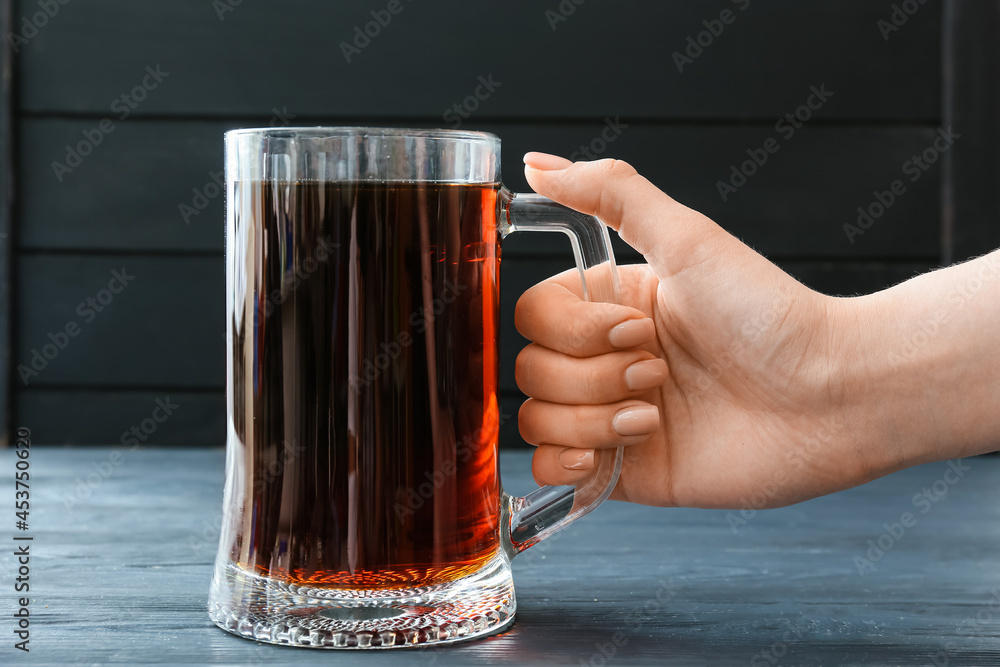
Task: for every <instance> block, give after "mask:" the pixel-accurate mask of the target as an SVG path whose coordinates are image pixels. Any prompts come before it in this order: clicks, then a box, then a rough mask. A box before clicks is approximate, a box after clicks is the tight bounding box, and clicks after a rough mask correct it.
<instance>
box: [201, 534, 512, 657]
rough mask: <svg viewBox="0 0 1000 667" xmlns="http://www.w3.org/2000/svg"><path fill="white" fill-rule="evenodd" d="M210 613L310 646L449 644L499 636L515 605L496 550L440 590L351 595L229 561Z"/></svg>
mask: <svg viewBox="0 0 1000 667" xmlns="http://www.w3.org/2000/svg"><path fill="white" fill-rule="evenodd" d="M208 607H209V608H208V613H209V616H210V617H211V619H212V621H213V622H215V624H216V625H218V626H219V627H220V628H222V629H223V630H226V631H227V632H231V633H233V634H235V635H240V636H242V637H246V638H247V639H253V640H255V641H260V642H267V643H270V644H284V645H288V646H304V647H306V648H340V649H370V648H376V649H377V648H402V647H407V646H428V645H439V644H451V643H454V642H459V641H466V640H469V639H476V638H480V637H484V636H487V635H490V634H494V633H497V632H500V631H501V630H503V629H505V628H506V627H507V626H508V625H510V624H511V623H512V622H513V620H514V611H515V609H516V607H517V602H516V600H515V598H514V582H513V579H512V578H511V572H510V563H509V562H508V560H507V558H506V557H505V556H504V555H503V554H502V553H498V554H497V555H496V556H495V557H494V558H493V559H492V560H490V561H489V562H488V563H487V564H486V565H485V566H483V568H482V569H480V570H479V571H478V572H476V573H475V574H472V575H469V576H467V577H463V578H462V579H456V580H455V581H449V582H447V583H443V584H437V585H434V586H424V587H414V588H408V589H391V590H348V589H332V588H315V587H305V586H296V585H294V584H289V583H287V582H282V581H278V580H275V579H269V578H267V577H261V576H259V575H255V574H252V573H249V572H246V571H245V570H243V569H241V568H239V567H238V566H236V565H235V564H234V563H231V562H226V563H225V564H224V565H221V567H220V566H217V567H216V572H215V575H214V577H213V579H212V592H211V595H210V597H209V605H208Z"/></svg>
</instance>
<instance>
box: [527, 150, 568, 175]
mask: <svg viewBox="0 0 1000 667" xmlns="http://www.w3.org/2000/svg"><path fill="white" fill-rule="evenodd" d="M524 164H526V165H528V166H529V167H531V168H532V169H540V170H542V171H556V170H559V169H565V168H566V167H568V166H570V165H571V164H573V163H572V162H570V161H569V160H567V159H566V158H564V157H559V156H558V155H550V154H549V153H537V152H531V153H525V154H524Z"/></svg>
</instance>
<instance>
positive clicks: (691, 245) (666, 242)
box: [524, 153, 728, 278]
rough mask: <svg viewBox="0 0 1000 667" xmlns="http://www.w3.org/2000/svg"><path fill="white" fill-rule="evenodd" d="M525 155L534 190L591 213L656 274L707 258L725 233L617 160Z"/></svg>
mask: <svg viewBox="0 0 1000 667" xmlns="http://www.w3.org/2000/svg"><path fill="white" fill-rule="evenodd" d="M540 155H545V154H537V153H529V154H528V155H526V156H525V164H526V166H525V169H524V175H525V177H526V178H527V179H528V184H529V185H530V186H531V187H532V188H533V189H534V190H535V192H538V193H539V194H542V195H545V196H546V197H549V198H551V199H553V200H555V201H557V202H559V203H560V204H563V205H564V206H569V207H570V208H573V209H576V210H577V211H580V212H582V213H587V214H589V215H595V216H597V217H598V218H600V219H601V220H602V221H603V222H604V223H605V224H607V225H608V226H609V227H611V228H612V229H615V230H617V231H618V234H619V235H620V236H621V237H622V240H624V241H625V242H626V243H628V244H629V245H630V246H632V247H633V248H635V249H636V250H638V251H639V252H640V253H642V255H643V256H644V257H645V258H646V261H647V262H649V264H650V265H651V266H652V267H653V270H654V271H655V272H656V273H657V275H658V276H660V277H661V278H664V277H668V276H671V275H674V274H675V273H678V272H680V271H682V270H683V269H685V268H687V267H688V266H693V265H695V264H698V263H700V262H701V261H703V260H704V259H706V258H708V257H711V256H712V255H713V254H714V253H715V252H718V251H719V249H720V244H723V245H724V244H725V241H723V239H725V238H726V237H728V235H727V234H726V233H725V232H724V231H723V230H722V229H721V228H720V227H719V226H718V225H716V224H715V223H714V222H712V221H711V220H709V219H708V218H707V217H705V216H704V215H702V214H700V213H698V212H697V211H693V210H691V209H689V208H688V207H686V206H684V205H682V204H679V203H678V202H676V201H674V200H673V199H672V198H671V197H669V196H668V195H666V194H665V193H664V192H662V191H661V190H660V189H659V188H657V187H656V186H655V185H653V184H652V183H650V182H649V181H648V180H646V179H645V178H643V177H642V176H640V175H639V174H638V173H637V172H636V170H635V169H634V168H632V166H631V165H629V164H628V163H627V162H623V161H621V160H610V159H605V160H596V161H593V162H569V160H561V159H559V158H556V159H550V158H555V156H548V155H545V157H544V158H542V157H539V156H540Z"/></svg>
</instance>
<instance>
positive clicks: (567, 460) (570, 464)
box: [559, 449, 594, 470]
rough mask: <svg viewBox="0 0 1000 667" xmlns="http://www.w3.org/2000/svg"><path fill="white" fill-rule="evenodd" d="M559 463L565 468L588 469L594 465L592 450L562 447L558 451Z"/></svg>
mask: <svg viewBox="0 0 1000 667" xmlns="http://www.w3.org/2000/svg"><path fill="white" fill-rule="evenodd" d="M559 465H561V466H562V467H563V468H566V469H567V470H590V469H591V468H593V467H594V450H593V449H584V450H582V451H581V450H579V449H564V450H562V451H561V452H559Z"/></svg>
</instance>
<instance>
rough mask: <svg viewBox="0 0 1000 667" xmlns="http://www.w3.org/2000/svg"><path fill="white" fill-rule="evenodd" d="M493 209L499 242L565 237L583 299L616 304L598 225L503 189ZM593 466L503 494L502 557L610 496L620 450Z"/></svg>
mask: <svg viewBox="0 0 1000 667" xmlns="http://www.w3.org/2000/svg"><path fill="white" fill-rule="evenodd" d="M498 205H499V211H498V213H499V215H498V220H497V222H498V225H499V231H500V234H501V238H506V237H507V236H508V235H509V234H512V233H514V232H522V231H524V232H562V233H564V234H566V235H567V236H568V237H569V240H570V243H571V244H572V246H573V257H574V259H575V260H576V267H577V269H578V270H579V272H580V278H581V280H582V281H583V298H584V300H586V301H603V302H607V303H621V293H620V290H619V286H618V272H617V270H616V268H615V257H614V253H613V252H612V250H611V238H610V236H609V235H608V228H607V227H605V226H604V223H602V222H601V221H600V220H598V219H597V218H595V217H593V216H590V215H584V214H583V213H580V212H578V211H574V210H573V209H571V208H568V207H566V206H563V205H562V204H557V203H556V202H554V201H552V200H551V199H548V198H547V197H542V196H541V195H535V194H514V193H512V192H510V191H509V190H507V189H506V188H502V189H501V190H500V193H499V198H498ZM605 265H606V266H605ZM581 335H586V332H584V333H582V334H581ZM594 463H595V466H594V472H593V473H592V474H591V475H590V476H589V477H587V478H586V479H584V480H583V481H581V482H580V483H578V484H576V485H575V486H543V487H540V488H538V489H535V490H534V491H532V492H531V493H529V494H528V495H526V496H511V495H510V494H508V493H507V492H506V491H504V492H503V494H502V497H501V513H502V514H501V521H500V525H501V531H502V537H501V541H502V543H503V547H504V551H505V552H506V553H507V556H508V557H510V558H513V557H514V556H515V555H517V554H518V553H520V552H522V551H524V550H525V549H527V548H528V547H530V546H532V545H533V544H535V543H537V542H539V541H541V540H543V539H545V538H546V537H549V536H550V535H552V534H553V533H556V532H557V531H560V530H562V529H563V528H565V527H566V526H568V525H569V524H571V523H573V522H574V521H576V520H577V519H579V518H580V517H582V516H583V515H584V514H588V513H590V512H591V511H593V510H594V509H596V508H597V506H598V505H600V504H601V503H602V502H604V500H605V499H607V497H608V496H609V495H611V491H612V489H614V488H615V484H616V483H617V482H618V473H619V472H620V471H621V467H622V448H621V447H618V448H617V449H596V450H595V451H594Z"/></svg>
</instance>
